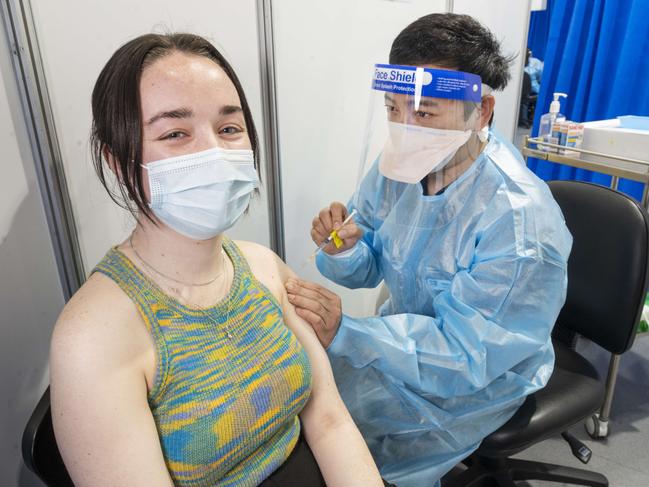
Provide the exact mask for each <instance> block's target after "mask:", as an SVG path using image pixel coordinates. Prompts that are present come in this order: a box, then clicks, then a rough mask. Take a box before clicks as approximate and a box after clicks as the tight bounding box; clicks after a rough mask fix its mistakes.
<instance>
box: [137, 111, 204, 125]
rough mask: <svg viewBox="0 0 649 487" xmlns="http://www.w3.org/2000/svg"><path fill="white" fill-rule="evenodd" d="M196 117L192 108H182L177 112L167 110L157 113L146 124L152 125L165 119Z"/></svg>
mask: <svg viewBox="0 0 649 487" xmlns="http://www.w3.org/2000/svg"><path fill="white" fill-rule="evenodd" d="M193 116H194V112H193V111H192V110H191V109H190V108H186V107H182V108H176V109H175V110H165V111H162V112H158V113H156V114H155V115H154V116H153V117H151V118H150V119H149V121H148V122H147V123H146V124H147V125H152V124H154V123H156V122H157V121H158V120H161V119H163V118H191V117H193Z"/></svg>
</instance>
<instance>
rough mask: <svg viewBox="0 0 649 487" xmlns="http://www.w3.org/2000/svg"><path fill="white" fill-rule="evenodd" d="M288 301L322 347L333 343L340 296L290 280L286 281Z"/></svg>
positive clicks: (318, 287)
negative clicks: (310, 328) (316, 336)
mask: <svg viewBox="0 0 649 487" xmlns="http://www.w3.org/2000/svg"><path fill="white" fill-rule="evenodd" d="M285 286H286V291H287V292H288V301H289V302H290V303H291V304H292V305H293V306H295V311H296V313H297V314H298V316H300V317H301V318H302V319H303V320H305V321H306V322H307V323H309V324H310V325H311V327H312V328H313V330H314V331H315V332H316V335H318V339H319V340H320V343H321V344H322V346H323V347H325V348H327V347H328V346H329V345H330V344H331V342H332V341H333V339H334V337H335V336H336V333H337V332H338V327H339V326H340V319H341V317H342V305H341V301H340V296H338V295H337V294H335V293H333V292H331V291H329V290H328V289H326V288H324V287H322V286H320V285H319V284H316V283H314V282H309V281H304V280H302V279H294V278H290V279H288V280H287V281H286V284H285Z"/></svg>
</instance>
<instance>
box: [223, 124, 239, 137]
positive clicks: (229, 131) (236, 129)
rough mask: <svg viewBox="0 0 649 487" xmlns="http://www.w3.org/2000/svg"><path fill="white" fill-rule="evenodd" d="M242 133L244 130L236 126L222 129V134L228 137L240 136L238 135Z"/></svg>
mask: <svg viewBox="0 0 649 487" xmlns="http://www.w3.org/2000/svg"><path fill="white" fill-rule="evenodd" d="M241 132H243V130H242V129H241V128H239V127H236V126H234V125H228V126H227V127H223V128H222V129H221V133H222V134H226V135H233V134H238V133H241Z"/></svg>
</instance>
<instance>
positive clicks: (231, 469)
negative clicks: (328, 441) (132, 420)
mask: <svg viewBox="0 0 649 487" xmlns="http://www.w3.org/2000/svg"><path fill="white" fill-rule="evenodd" d="M223 248H224V249H225V251H226V253H227V255H228V256H229V257H230V260H231V261H232V263H233V265H234V278H233V281H232V287H231V289H230V292H229V295H228V296H226V297H225V298H224V299H223V300H221V301H220V302H219V303H217V304H216V305H214V306H212V307H210V308H203V309H194V308H191V307H187V306H184V305H183V304H181V303H180V302H179V301H177V300H176V299H174V298H173V297H171V296H168V295H167V294H165V293H164V292H163V291H162V290H161V289H160V288H159V287H158V286H157V285H156V284H155V283H154V282H153V281H152V280H150V279H149V278H148V277H147V276H145V275H144V274H143V273H142V272H140V270H139V269H138V268H137V267H136V266H135V265H134V264H133V262H131V261H130V260H129V259H128V258H127V257H126V256H125V255H124V254H123V253H121V252H120V251H119V250H117V248H112V249H111V250H110V251H109V252H108V253H107V254H106V256H105V257H104V259H103V260H102V261H101V262H100V263H99V264H98V265H97V267H96V268H95V270H94V271H95V272H100V273H102V274H105V275H106V276H108V277H109V278H111V279H112V280H113V281H115V282H116V283H117V284H118V285H119V287H120V288H121V289H122V290H123V291H124V292H125V293H126V294H127V295H128V296H129V298H130V299H131V300H132V301H133V302H134V303H135V305H136V306H137V309H138V310H139V312H140V315H141V316H142V319H143V320H144V323H145V325H146V327H147V329H148V330H149V332H150V333H151V335H152V336H153V339H154V342H155V351H156V374H155V380H154V384H153V386H152V388H151V391H150V392H149V394H148V400H149V407H150V408H151V412H152V413H153V418H154V420H155V423H156V426H157V430H158V435H159V437H160V443H161V445H162V451H163V454H164V458H165V462H166V464H167V468H168V470H169V473H170V474H171V477H172V479H173V481H174V483H175V485H177V486H196V487H198V486H201V487H202V486H206V487H207V486H210V487H212V486H234V485H236V486H253V485H258V484H259V483H260V482H262V481H263V480H264V479H265V478H266V477H268V476H269V475H270V474H271V473H272V472H273V471H274V470H276V469H277V467H279V466H280V465H281V464H282V463H283V462H284V461H285V460H286V459H287V458H288V456H289V454H290V453H291V451H292V449H293V447H294V446H295V443H296V442H297V439H298V437H299V434H300V422H299V419H298V416H297V414H298V413H299V412H300V411H301V410H302V408H303V407H304V405H305V403H306V401H307V399H308V397H309V394H310V390H311V365H310V363H309V359H308V357H307V355H306V352H305V351H304V349H303V348H302V346H301V345H300V343H299V342H298V341H297V338H296V337H295V335H294V334H293V333H292V332H291V331H290V330H289V329H288V328H287V327H286V326H285V325H284V322H283V318H282V310H281V307H280V306H279V304H278V303H277V301H276V300H275V298H274V296H273V295H272V294H271V293H270V291H269V290H268V289H267V288H266V287H265V286H264V285H263V284H262V283H260V282H259V281H258V280H257V279H256V278H255V276H254V275H253V274H252V272H251V271H250V268H249V267H248V263H247V262H246V260H245V258H244V257H243V255H242V254H241V251H240V250H239V248H238V247H237V246H236V244H235V243H234V242H232V241H231V240H230V239H227V238H225V239H224V242H223ZM226 330H229V332H230V335H231V338H228V336H227V334H226Z"/></svg>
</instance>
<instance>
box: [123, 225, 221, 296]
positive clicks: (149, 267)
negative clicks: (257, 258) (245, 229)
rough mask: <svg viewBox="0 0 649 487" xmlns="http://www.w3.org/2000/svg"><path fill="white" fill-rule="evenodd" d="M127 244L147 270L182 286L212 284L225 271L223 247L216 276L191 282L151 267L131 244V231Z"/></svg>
mask: <svg viewBox="0 0 649 487" xmlns="http://www.w3.org/2000/svg"><path fill="white" fill-rule="evenodd" d="M128 244H129V246H130V247H131V249H133V253H135V256H136V257H137V258H138V260H139V261H140V262H142V263H143V264H144V265H145V266H146V268H147V269H149V270H151V271H153V272H155V273H156V274H158V275H159V276H162V277H164V278H165V279H169V280H170V281H173V282H175V283H177V284H182V285H183V286H191V287H201V286H207V285H209V284H212V283H213V282H214V281H216V280H217V279H218V278H219V277H221V275H223V272H224V271H225V256H224V255H223V248H221V262H222V269H221V272H219V273H218V274H217V275H216V276H214V277H213V278H212V279H210V280H209V281H205V282H196V283H193V282H184V281H180V280H178V279H174V278H173V277H171V276H168V275H167V274H164V273H162V272H160V271H159V270H158V269H156V268H155V267H153V266H152V265H151V264H149V263H148V262H147V261H146V260H144V259H143V258H142V256H141V255H140V253H139V252H138V251H137V249H136V248H135V247H134V246H133V234H132V233H131V236H130V237H129V238H128Z"/></svg>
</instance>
